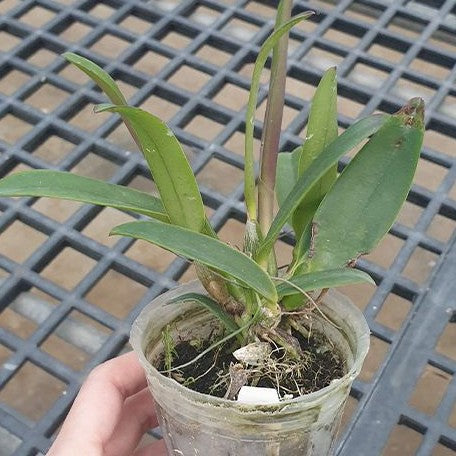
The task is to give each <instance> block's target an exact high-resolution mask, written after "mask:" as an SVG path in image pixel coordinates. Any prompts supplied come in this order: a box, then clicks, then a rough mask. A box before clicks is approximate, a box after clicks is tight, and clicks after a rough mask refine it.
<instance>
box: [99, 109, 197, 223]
mask: <svg viewBox="0 0 456 456" xmlns="http://www.w3.org/2000/svg"><path fill="white" fill-rule="evenodd" d="M96 111H97V112H104V111H109V112H118V113H119V114H120V115H121V116H122V117H123V118H125V119H127V120H128V122H129V124H130V125H131V127H132V129H133V130H134V132H135V135H136V137H137V139H138V141H139V144H140V146H141V150H142V152H143V154H144V156H145V158H146V160H147V163H148V165H149V168H150V171H151V173H152V177H153V178H154V182H155V184H156V185H157V188H158V191H159V193H160V197H161V200H162V202H163V206H164V207H165V209H166V212H167V214H168V216H169V219H170V221H171V223H173V224H175V225H179V226H182V227H186V228H189V229H191V230H193V231H201V230H202V229H203V228H204V227H205V225H206V215H205V212H204V205H203V200H202V198H201V194H200V192H199V189H198V185H197V183H196V179H195V176H194V174H193V171H192V168H191V167H190V164H189V163H188V160H187V157H186V156H185V154H184V151H183V149H182V146H181V144H180V143H179V141H178V140H177V138H176V137H175V136H174V133H173V132H172V131H171V130H170V129H169V128H168V126H167V125H166V124H165V123H164V122H163V121H161V120H160V119H159V118H158V117H155V116H154V115H152V114H150V113H148V112H146V111H143V110H142V109H139V108H133V107H130V106H113V105H101V106H98V107H97V110H96Z"/></svg>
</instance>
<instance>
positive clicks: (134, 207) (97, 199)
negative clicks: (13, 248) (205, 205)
mask: <svg viewBox="0 0 456 456" xmlns="http://www.w3.org/2000/svg"><path fill="white" fill-rule="evenodd" d="M11 196H41V197H50V198H60V199H66V200H73V201H80V202H82V203H88V204H96V205H98V206H109V207H114V208H116V209H122V210H126V211H131V212H136V213H137V214H143V215H147V216H149V217H153V218H156V219H159V220H162V221H164V222H168V221H169V219H168V216H167V215H166V213H165V209H164V207H163V204H162V203H161V201H160V200H159V199H158V198H155V197H153V196H151V195H149V194H147V193H144V192H140V191H138V190H134V189H132V188H128V187H124V186H123V185H115V184H108V183H106V182H103V181H99V180H96V179H91V178H89V177H83V176H78V175H76V174H72V173H69V172H66V171H51V170H43V169H39V170H34V171H24V172H22V173H17V174H12V175H10V176H7V177H5V178H3V179H1V180H0V197H11Z"/></svg>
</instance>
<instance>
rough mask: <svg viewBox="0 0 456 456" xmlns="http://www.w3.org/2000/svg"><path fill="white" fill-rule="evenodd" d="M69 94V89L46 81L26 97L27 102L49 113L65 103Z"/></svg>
mask: <svg viewBox="0 0 456 456" xmlns="http://www.w3.org/2000/svg"><path fill="white" fill-rule="evenodd" d="M68 96H69V93H68V92H67V91H65V90H62V89H60V88H58V87H56V86H55V85H53V84H49V83H46V84H42V85H41V86H40V87H38V88H37V89H35V91H34V92H33V93H32V94H31V95H29V96H28V97H27V98H26V99H25V102H26V103H27V104H29V105H30V106H33V107H34V108H36V109H39V110H40V111H42V112H43V113H45V114H48V113H49V112H51V111H54V110H55V109H57V108H58V107H59V106H60V105H61V104H63V103H65V100H66V99H67V98H68Z"/></svg>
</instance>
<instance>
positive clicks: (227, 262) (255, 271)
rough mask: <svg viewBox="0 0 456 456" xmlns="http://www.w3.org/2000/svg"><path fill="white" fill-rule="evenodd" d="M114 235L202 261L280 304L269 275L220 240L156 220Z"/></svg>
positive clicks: (135, 224)
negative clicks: (141, 241)
mask: <svg viewBox="0 0 456 456" xmlns="http://www.w3.org/2000/svg"><path fill="white" fill-rule="evenodd" d="M111 234H117V235H121V236H129V237H133V238H136V239H143V240H145V241H148V242H151V243H152V244H156V245H158V246H160V247H163V248H164V249H166V250H169V251H170V252H173V253H175V254H176V255H181V256H183V257H185V258H188V259H190V260H196V261H199V262H200V263H202V264H204V265H206V266H209V267H210V268H214V269H216V270H217V271H220V272H222V273H225V274H229V275H231V276H232V277H234V278H235V279H237V280H238V281H239V282H241V283H242V284H244V285H245V286H247V287H250V288H252V289H253V290H255V291H256V292H257V293H258V294H260V295H261V296H264V297H265V298H266V299H268V300H270V301H273V302H277V293H276V289H275V286H274V284H273V283H272V281H271V279H270V277H269V275H268V274H267V273H266V272H265V271H263V269H261V267H260V266H258V265H257V264H256V263H255V262H254V261H253V260H252V259H250V258H249V257H248V256H247V255H245V254H243V253H242V252H239V251H238V250H235V249H233V248H232V247H230V246H228V245H226V244H225V243H223V242H220V241H218V240H217V239H213V238H211V237H209V236H206V235H204V234H200V233H196V232H194V231H191V230H189V229H186V228H181V227H177V226H173V225H167V224H166V223H162V222H158V221H156V220H151V221H147V222H141V221H140V222H131V223H126V224H124V225H120V226H117V227H115V228H114V229H113V230H112V232H111Z"/></svg>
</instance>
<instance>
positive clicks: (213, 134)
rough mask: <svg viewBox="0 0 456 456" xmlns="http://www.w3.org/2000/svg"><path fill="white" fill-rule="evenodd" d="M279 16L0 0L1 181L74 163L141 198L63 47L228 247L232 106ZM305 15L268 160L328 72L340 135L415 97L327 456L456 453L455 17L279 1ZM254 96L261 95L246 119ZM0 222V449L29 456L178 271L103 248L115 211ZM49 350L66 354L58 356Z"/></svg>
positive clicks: (238, 161) (235, 200) (39, 208)
mask: <svg viewBox="0 0 456 456" xmlns="http://www.w3.org/2000/svg"><path fill="white" fill-rule="evenodd" d="M276 3H277V2H269V1H262V2H260V1H248V0H226V1H222V0H220V1H217V0H201V1H188V0H182V1H179V0H162V1H139V0H132V1H116V0H105V1H103V2H97V1H92V0H83V1H82V0H81V1H75V2H73V1H71V0H62V1H57V0H56V1H52V0H40V1H32V0H27V1H20V0H2V1H0V14H1V16H0V176H4V175H6V174H8V173H10V172H13V171H17V170H19V169H26V168H52V169H62V170H73V171H74V172H77V173H79V174H85V175H89V176H95V177H101V178H103V179H106V180H109V181H111V182H115V183H122V184H125V185H131V186H135V187H137V188H145V189H149V190H151V191H153V186H152V184H150V183H149V182H148V181H147V179H146V178H147V175H148V172H147V167H146V165H145V163H144V161H143V159H142V157H141V156H140V155H139V154H138V153H137V152H135V151H134V150H135V149H134V146H133V144H132V142H131V141H129V140H128V138H127V135H126V130H125V129H124V128H123V126H122V125H121V123H120V121H119V119H118V118H117V117H116V116H109V115H106V116H100V115H98V116H94V115H92V114H91V105H92V104H93V103H98V102H101V101H104V97H103V96H102V95H101V94H100V92H99V91H98V90H97V89H96V88H95V86H94V85H93V84H92V83H90V82H87V79H84V77H82V76H81V75H80V74H79V73H78V72H76V71H74V70H72V69H71V67H69V66H68V65H67V64H66V63H65V62H64V60H63V59H62V58H61V57H59V54H61V53H62V52H64V51H67V50H70V51H74V52H78V53H80V54H82V55H84V56H87V57H89V58H91V59H93V60H94V61H96V62H97V63H99V64H100V65H102V66H103V67H104V68H105V69H107V70H108V71H109V72H110V73H111V75H112V76H113V77H114V78H115V79H116V80H118V81H119V83H120V84H121V87H122V88H123V89H124V90H125V93H126V94H127V95H128V98H129V99H130V102H131V103H132V104H135V105H137V106H144V107H146V108H148V109H150V110H152V111H153V112H155V113H157V114H158V115H160V116H161V117H163V118H164V119H165V120H168V121H169V124H170V125H171V126H172V128H173V129H174V131H175V132H176V134H177V135H178V137H179V138H180V139H181V140H182V141H183V143H184V144H185V145H186V147H187V149H186V150H187V151H188V155H189V158H190V161H191V164H192V167H193V169H194V170H195V171H196V172H197V173H198V179H199V183H200V187H201V191H202V193H203V198H204V202H205V204H206V205H207V208H208V212H209V213H210V216H211V221H212V223H213V224H214V226H215V227H216V229H217V231H219V233H220V234H221V236H222V237H224V238H227V237H229V238H230V239H233V237H234V240H236V239H240V238H241V235H242V233H241V228H240V227H241V225H240V223H239V222H240V221H242V220H244V218H245V213H244V208H243V203H242V183H241V180H242V177H241V169H242V163H243V161H242V132H243V129H244V107H245V103H246V100H247V91H248V88H249V81H250V72H251V70H252V66H253V62H254V59H255V56H256V53H257V51H258V49H259V45H260V44H261V43H262V41H263V40H264V39H265V37H266V36H267V35H268V34H269V33H270V31H271V29H272V27H273V19H272V18H273V15H274V6H275V5H276ZM307 9H314V10H316V11H317V14H316V15H315V16H314V17H313V18H312V19H311V20H309V21H308V22H306V23H304V24H301V25H300V26H299V27H297V28H296V29H294V30H293V31H292V33H291V40H290V60H289V71H288V74H289V81H288V83H287V96H286V111H285V116H284V126H285V127H286V131H285V133H284V134H283V136H282V146H283V149H288V150H291V149H292V148H293V147H295V146H296V145H298V144H299V143H300V142H301V139H300V137H302V136H303V135H304V133H303V130H304V127H305V124H306V118H307V115H308V108H309V99H310V97H311V95H312V91H313V88H314V87H315V86H316V84H317V82H318V80H319V78H320V77H321V74H322V72H323V70H324V69H326V68H327V67H328V66H330V65H335V64H336V65H337V66H338V74H339V94H340V105H339V106H340V112H339V124H340V127H341V128H346V127H347V126H348V125H349V124H351V123H352V122H353V120H354V119H355V118H357V117H359V116H363V115H366V114H369V113H371V112H373V111H375V110H381V111H386V112H393V111H395V110H397V109H398V108H399V107H400V105H401V104H402V103H403V102H404V101H405V99H407V98H410V97H411V96H414V95H421V96H423V97H424V98H425V99H426V101H427V119H426V121H427V127H428V133H427V137H426V140H425V147H424V148H423V152H422V159H421V160H420V164H419V171H418V174H417V178H416V181H415V185H414V187H413V189H412V192H411V193H410V195H409V202H408V203H407V204H406V206H405V208H404V210H403V211H402V213H401V216H400V218H399V221H398V223H396V224H395V225H394V227H393V228H392V230H391V234H390V235H389V236H388V237H387V238H386V239H385V241H384V242H383V243H382V245H381V246H380V248H379V249H378V251H377V252H374V253H373V254H371V255H370V256H368V257H367V258H365V259H363V260H362V261H360V262H359V267H360V268H362V269H365V270H368V271H369V272H371V273H372V274H373V276H374V277H375V279H376V281H377V284H378V286H377V288H376V289H375V290H374V291H372V289H368V288H363V287H357V288H347V289H346V290H345V292H346V293H347V294H348V295H350V296H352V297H353V298H354V299H355V300H356V301H357V302H358V303H359V304H360V306H364V307H365V314H366V316H367V318H368V320H369V323H370V327H371V330H372V341H373V344H372V350H371V355H370V356H371V357H370V358H369V359H368V361H367V363H366V366H365V368H364V370H363V373H362V375H361V377H360V379H359V380H358V381H356V382H355V386H354V388H353V391H352V396H351V398H350V403H349V407H348V409H347V416H346V420H345V421H346V426H348V428H346V433H345V436H344V437H342V439H341V444H340V446H339V454H341V455H353V454H356V455H377V454H381V453H382V451H384V453H383V454H388V455H405V454H419V455H431V454H432V455H434V454H435V455H444V454H453V453H454V454H456V380H455V378H456V376H455V372H456V354H455V352H454V346H455V340H456V335H455V334H456V333H455V327H456V304H455V301H454V299H455V298H454V296H456V289H455V284H454V280H452V279H453V278H454V274H455V270H456V265H455V262H456V245H455V242H456V241H455V235H454V227H455V226H456V185H455V181H456V165H455V161H456V141H455V138H456V108H455V106H456V103H455V101H456V87H455V77H456V68H455V62H456V30H455V29H456V4H455V2H454V0H451V1H443V0H439V1H426V0H415V1H409V0H399V1H391V0H363V1H359V0H358V1H354V0H341V1H337V2H336V1H329V0H325V1H323V0H322V1H304V0H296V1H295V7H294V13H297V12H301V11H304V10H307ZM266 95H267V86H266V85H265V86H263V88H262V91H261V94H260V99H259V107H260V111H261V108H263V109H264V100H265V97H266ZM258 119H261V116H258ZM261 126H262V124H261V121H260V120H259V121H258V123H257V128H256V136H257V138H260V136H261ZM347 160H348V157H347V159H346V160H344V161H343V163H341V166H343V164H344V163H346V162H347ZM221 176H223V177H224V178H223V179H220V177H221ZM0 211H1V212H0V280H1V281H2V282H1V285H0V308H1V309H3V313H2V314H1V315H0V360H2V362H3V366H2V367H1V369H0V442H2V444H4V447H0V454H1V455H2V456H3V454H5V455H9V454H14V455H34V454H38V453H39V452H42V453H45V452H46V450H47V448H48V446H49V444H50V439H51V438H52V436H53V434H54V433H55V431H56V429H57V428H58V426H59V424H60V422H61V421H62V418H63V417H64V416H65V414H66V411H67V410H68V407H69V406H70V404H71V402H72V400H73V399H74V397H75V395H76V393H77V391H78V388H79V386H80V383H81V381H82V380H83V378H84V377H85V375H86V374H87V373H88V372H89V371H90V369H92V368H93V367H94V366H95V365H97V364H98V363H100V362H102V361H104V360H105V359H107V358H109V357H110V356H113V355H115V354H117V353H119V351H121V350H122V349H124V347H125V344H126V343H127V340H128V332H129V327H130V325H131V322H132V321H133V320H134V318H135V317H136V315H137V314H138V313H139V311H140V309H141V308H142V307H143V306H144V305H145V304H146V303H147V302H149V301H150V300H151V299H152V298H153V297H155V296H156V295H158V294H159V293H161V292H163V291H164V290H166V289H167V288H169V287H172V286H174V285H175V284H176V283H177V282H178V281H180V280H187V279H189V278H191V277H192V276H191V272H187V271H188V269H187V268H188V264H187V263H185V262H184V261H183V260H181V259H176V258H174V257H173V256H172V255H167V254H160V255H159V256H158V255H156V251H155V250H154V249H153V248H152V247H151V248H148V249H146V248H145V247H141V248H140V249H139V248H138V246H137V245H136V244H135V243H134V242H133V241H132V240H129V239H119V240H117V239H115V240H113V242H110V243H108V241H106V238H105V236H104V233H105V232H107V231H108V228H109V227H110V226H111V225H112V224H113V223H116V222H117V221H118V220H122V221H123V218H122V217H128V215H125V214H121V213H119V212H117V211H107V210H101V209H100V208H96V207H90V206H84V207H82V206H79V205H77V204H64V205H57V204H55V203H52V204H50V203H48V202H46V201H45V200H39V199H36V198H35V199H18V200H0ZM19 238H20V239H22V241H21V242H20V243H18V239H19ZM25 240H26V242H25ZM282 240H283V243H282V244H281V248H280V255H279V258H280V256H281V255H282V253H283V256H286V254H287V253H289V247H287V245H286V244H290V243H292V239H291V238H290V236H289V235H288V234H287V233H284V236H283V238H282ZM63 270H67V271H69V278H64V277H62V274H61V271H63ZM182 276H183V278H182ZM112 283H119V284H122V289H125V290H126V293H128V295H129V296H132V297H133V299H131V300H130V303H129V305H128V306H127V307H125V306H123V305H122V302H117V303H116V302H114V303H113V302H107V301H109V300H112V299H114V298H115V297H112V296H110V295H109V294H108V290H109V288H112ZM27 299H30V300H31V302H32V304H33V306H32V307H33V308H34V309H38V310H39V312H38V310H37V312H38V313H37V314H36V315H35V314H34V315H31V314H30V313H29V310H30V308H31V307H30V302H29V301H27ZM132 301H133V302H132ZM12 322H13V323H14V322H16V323H17V325H16V326H14V325H13V324H12ZM68 325H70V326H71V328H76V330H77V331H83V335H82V336H81V337H82V339H78V337H79V335H81V333H80V332H76V334H77V337H75V338H71V337H70V335H71V334H72V332H71V331H69V330H68V328H69V326H68ZM54 338H58V340H59V346H62V344H63V343H62V340H63V341H65V343H67V344H68V346H67V347H66V349H65V350H69V351H68V352H67V351H63V352H60V351H59V350H56V349H55V346H53V339H54ZM84 340H90V341H92V343H91V344H89V345H88V344H84ZM91 347H92V348H91ZM71 350H76V352H73V351H71ZM66 353H68V354H71V355H72V356H73V355H74V359H79V364H78V365H76V364H75V363H68V359H66V358H65V354H66ZM27 375H28V376H29V377H27ZM31 377H33V378H36V379H38V380H37V382H36V383H35V384H34V385H29V386H28V388H29V389H30V391H32V392H33V391H34V390H33V388H37V389H39V388H42V387H43V384H50V385H51V386H50V387H49V390H46V394H45V396H46V397H48V398H50V399H49V403H45V404H34V403H33V401H32V403H31V404H32V405H33V407H34V409H33V410H34V411H35V412H34V413H35V415H33V414H32V415H30V410H29V409H30V407H27V404H23V403H19V402H17V401H16V402H15V401H14V400H11V398H12V397H14V391H15V390H14V388H15V385H16V384H19V381H22V379H23V378H29V379H30V378H31ZM40 378H42V379H43V380H42V381H41V383H40V382H39V379H40ZM429 382H430V383H429ZM52 385H53V386H52ZM429 385H432V391H427V393H426V394H422V391H423V388H424V389H426V388H428V387H429ZM431 396H432V397H433V398H434V402H432V401H430V402H429V401H428V402H426V401H425V402H423V401H420V398H422V397H431ZM29 405H30V404H29ZM38 412H40V413H38ZM350 412H351V413H352V415H351V416H349V415H350ZM347 432H348V433H347ZM366 436H368V438H366ZM3 448H6V450H3ZM2 451H3V452H2ZM445 451H446V452H445Z"/></svg>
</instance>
